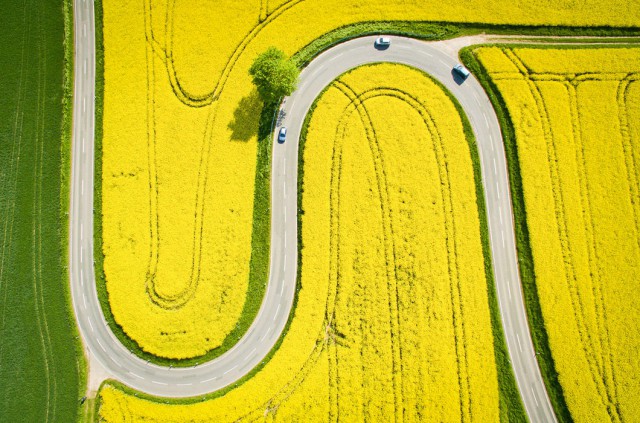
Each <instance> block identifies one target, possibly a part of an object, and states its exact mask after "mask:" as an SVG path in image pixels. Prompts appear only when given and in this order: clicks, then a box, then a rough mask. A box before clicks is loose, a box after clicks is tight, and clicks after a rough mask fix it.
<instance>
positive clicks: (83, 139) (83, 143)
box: [82, 137, 84, 154]
mask: <svg viewBox="0 0 640 423" xmlns="http://www.w3.org/2000/svg"><path fill="white" fill-rule="evenodd" d="M82 154H84V137H83V138H82Z"/></svg>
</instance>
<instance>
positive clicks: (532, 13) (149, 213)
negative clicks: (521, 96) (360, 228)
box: [102, 0, 638, 358]
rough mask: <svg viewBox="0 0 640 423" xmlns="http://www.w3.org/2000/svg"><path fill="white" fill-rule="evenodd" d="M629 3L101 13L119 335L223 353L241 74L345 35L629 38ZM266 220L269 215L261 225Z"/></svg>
mask: <svg viewBox="0 0 640 423" xmlns="http://www.w3.org/2000/svg"><path fill="white" fill-rule="evenodd" d="M632 3H633V2H628V1H626V0H612V1H607V2H604V1H602V0H587V1H584V2H581V3H580V4H579V5H576V4H575V2H564V3H563V2H560V3H558V2H556V1H537V2H529V3H528V4H527V6H526V7H523V6H522V4H520V3H518V2H513V1H511V0H499V1H494V2H491V4H490V5H488V6H487V2H486V1H485V0H468V1H465V2H448V3H442V2H429V1H427V2H425V1H406V0H388V1H385V2H362V0H339V1H338V0H322V1H320V0H289V1H287V0H284V1H283V0H280V1H275V0H271V1H267V0H262V1H252V2H240V1H235V0H234V1H231V0H223V1H213V0H194V1H189V2H175V1H173V0H170V1H167V2H161V1H152V0H140V1H135V2H132V1H129V2H122V1H115V0H104V1H103V6H104V21H103V22H104V54H105V56H104V59H105V60H104V64H105V73H104V78H105V88H104V122H103V130H104V139H103V180H102V190H103V204H102V206H103V208H102V210H103V216H102V218H103V240H104V242H103V246H102V248H103V252H104V254H105V260H104V270H105V275H106V288H107V291H108V294H109V304H110V307H111V311H112V314H113V316H114V318H115V320H116V322H117V323H118V324H119V325H120V326H121V327H122V329H123V330H124V332H125V333H126V334H127V336H129V337H130V338H131V339H133V340H134V341H135V342H137V343H138V344H139V345H140V347H141V348H142V349H143V350H145V351H147V352H149V353H152V354H155V355H157V356H162V357H169V358H189V357H198V356H201V355H203V354H205V353H207V352H208V351H211V350H213V349H215V348H216V347H219V346H220V345H221V343H222V342H223V340H224V339H225V337H226V336H227V335H228V334H229V333H230V332H231V331H232V330H233V328H234V327H235V325H236V324H237V322H238V318H239V317H240V316H241V313H242V310H243V306H244V304H245V299H246V294H247V290H248V286H249V272H250V258H251V239H252V218H253V215H252V213H253V205H254V204H253V199H254V186H253V184H252V183H251V181H254V179H255V175H256V147H257V143H256V136H255V134H256V132H257V126H258V116H259V111H260V107H261V105H260V102H259V100H258V99H257V96H256V93H255V91H254V90H253V89H252V86H251V83H250V79H249V76H248V75H247V70H248V68H249V66H250V64H251V61H252V60H253V59H254V58H255V57H256V55H257V54H259V53H260V52H262V51H264V50H265V49H266V48H267V47H268V46H271V45H275V46H276V47H279V48H281V49H283V50H284V51H285V52H286V53H287V54H293V53H294V52H296V51H298V50H300V49H301V48H302V47H304V46H305V45H307V44H308V43H310V42H311V41H313V40H314V39H315V38H317V37H319V36H320V35H322V34H324V33H326V32H329V31H331V30H333V29H335V28H338V27H340V26H343V25H347V24H350V23H353V22H361V21H375V20H380V19H381V18H384V19H385V20H421V21H454V22H486V23H496V24H504V23H508V24H546V25H611V26H616V25H621V26H628V25H636V24H637V18H638V10H637V7H634V5H633V4H632ZM262 212H264V211H262Z"/></svg>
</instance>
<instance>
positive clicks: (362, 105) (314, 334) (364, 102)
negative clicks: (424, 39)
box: [100, 64, 499, 422]
mask: <svg viewBox="0 0 640 423" xmlns="http://www.w3.org/2000/svg"><path fill="white" fill-rule="evenodd" d="M303 158H304V167H305V169H304V179H303V181H302V185H303V189H304V193H303V196H302V208H303V209H304V214H303V215H302V232H301V236H302V241H303V244H304V248H303V250H302V259H301V260H302V261H301V290H300V292H299V297H298V304H297V307H296V309H295V316H294V318H293V320H292V323H291V327H290V329H289V331H288V333H287V334H286V336H285V338H284V341H283V343H282V346H281V347H280V349H279V350H278V351H277V352H276V353H275V356H274V357H273V358H272V359H271V361H270V362H269V363H268V364H267V365H266V367H265V368H264V369H263V370H261V371H260V372H259V373H258V374H257V375H256V376H255V377H254V378H252V379H251V380H249V381H247V382H246V383H245V384H243V385H241V386H240V387H239V388H237V389H235V390H233V391H231V392H229V393H228V394H226V395H225V396H223V397H221V398H217V399H213V400H209V401H205V402H202V403H197V404H192V405H163V404H156V403H152V402H148V401H146V400H141V399H138V398H136V397H133V396H130V395H127V394H125V393H124V392H122V391H120V390H118V389H117V388H115V387H113V386H111V385H107V386H106V387H105V388H103V389H102V391H101V404H102V405H101V408H100V417H101V418H102V419H104V421H106V422H120V421H129V420H143V419H144V420H145V421H161V420H166V419H169V420H175V421H216V422H218V421H220V422H222V421H235V420H237V419H239V418H245V419H247V420H256V419H257V420H263V419H265V420H270V419H271V418H275V420H277V421H297V420H304V421H325V420H336V419H338V418H339V419H340V420H342V421H392V420H394V418H395V420H396V421H429V422H431V421H455V422H460V421H464V422H467V421H472V420H474V421H498V419H499V417H498V416H499V407H498V382H497V372H496V364H495V358H494V351H493V335H492V328H491V323H490V315H489V307H488V298H487V284H486V276H485V273H484V259H483V253H482V247H481V241H480V223H479V217H478V210H477V203H476V194H475V184H474V177H473V168H472V162H471V156H470V150H469V144H468V143H467V141H466V140H465V135H464V133H463V129H462V122H461V119H460V117H459V115H458V113H457V110H456V108H455V106H454V105H453V103H452V102H451V100H450V99H449V97H448V96H447V95H446V93H445V92H443V91H442V90H441V88H440V87H439V86H438V85H436V84H435V83H434V82H432V81H431V79H429V78H428V77H426V76H425V75H424V74H423V73H421V72H420V71H417V70H414V69H411V68H408V67H405V66H401V65H391V64H379V65H372V66H367V67H362V68H358V69H356V70H354V71H352V72H350V73H348V74H346V75H343V76H342V77H340V78H339V79H338V80H336V81H334V83H333V84H332V85H331V86H330V88H329V89H328V90H327V91H326V92H325V93H324V94H323V96H322V97H321V99H320V100H319V103H318V106H317V108H316V109H315V112H314V115H313V118H312V119H311V122H310V126H309V132H308V138H307V140H306V143H305V147H304V151H303ZM394 416H395V417H394Z"/></svg>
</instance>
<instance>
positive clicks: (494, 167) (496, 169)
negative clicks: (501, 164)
mask: <svg viewBox="0 0 640 423" xmlns="http://www.w3.org/2000/svg"><path fill="white" fill-rule="evenodd" d="M493 173H495V174H496V175H497V174H498V167H497V166H496V158H495V157H494V158H493Z"/></svg>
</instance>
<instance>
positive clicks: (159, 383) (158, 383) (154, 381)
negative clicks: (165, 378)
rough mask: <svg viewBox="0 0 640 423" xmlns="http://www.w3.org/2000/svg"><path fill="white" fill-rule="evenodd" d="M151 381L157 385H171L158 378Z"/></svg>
mask: <svg viewBox="0 0 640 423" xmlns="http://www.w3.org/2000/svg"><path fill="white" fill-rule="evenodd" d="M151 383H155V384H156V385H164V386H167V385H169V384H168V383H164V382H158V381H157V380H152V381H151Z"/></svg>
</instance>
